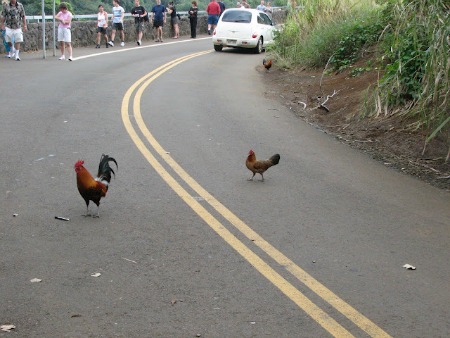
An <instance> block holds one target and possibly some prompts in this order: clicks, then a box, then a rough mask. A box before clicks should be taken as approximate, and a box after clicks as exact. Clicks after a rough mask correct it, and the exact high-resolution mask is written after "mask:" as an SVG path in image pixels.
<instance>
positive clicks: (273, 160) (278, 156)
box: [269, 154, 280, 165]
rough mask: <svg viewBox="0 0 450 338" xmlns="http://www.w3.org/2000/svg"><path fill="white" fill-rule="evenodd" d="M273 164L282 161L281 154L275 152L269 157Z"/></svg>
mask: <svg viewBox="0 0 450 338" xmlns="http://www.w3.org/2000/svg"><path fill="white" fill-rule="evenodd" d="M269 160H270V162H272V165H277V164H278V163H279V162H280V154H275V155H273V156H272V157H271V158H269Z"/></svg>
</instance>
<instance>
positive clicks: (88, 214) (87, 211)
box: [83, 203, 91, 217]
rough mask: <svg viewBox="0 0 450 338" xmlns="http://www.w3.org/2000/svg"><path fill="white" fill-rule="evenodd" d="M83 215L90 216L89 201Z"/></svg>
mask: <svg viewBox="0 0 450 338" xmlns="http://www.w3.org/2000/svg"><path fill="white" fill-rule="evenodd" d="M83 216H84V217H88V216H91V214H90V213H89V203H86V213H85V214H84V215H83Z"/></svg>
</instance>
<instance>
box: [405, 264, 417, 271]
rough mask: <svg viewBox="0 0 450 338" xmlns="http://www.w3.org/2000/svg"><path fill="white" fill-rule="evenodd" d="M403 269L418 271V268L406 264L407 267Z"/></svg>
mask: <svg viewBox="0 0 450 338" xmlns="http://www.w3.org/2000/svg"><path fill="white" fill-rule="evenodd" d="M403 267H404V268H405V269H406V270H416V267H415V266H412V265H410V264H405V265H403Z"/></svg>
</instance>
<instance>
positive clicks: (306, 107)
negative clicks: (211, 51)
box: [258, 65, 450, 191]
mask: <svg viewBox="0 0 450 338" xmlns="http://www.w3.org/2000/svg"><path fill="white" fill-rule="evenodd" d="M258 70H259V71H260V72H261V73H262V75H263V76H264V78H265V81H264V82H265V83H266V84H267V91H266V95H267V96H268V97H270V98H273V99H276V100H279V101H280V102H281V103H283V104H284V105H285V106H287V107H289V108H290V109H291V110H292V111H293V112H294V113H295V114H296V115H297V116H298V117H299V118H302V119H303V120H305V121H307V122H309V123H311V124H313V125H316V126H317V127H319V128H321V129H322V130H324V131H325V132H327V133H329V134H332V135H334V136H335V137H336V138H338V139H339V140H340V141H342V142H345V143H346V144H348V145H350V146H351V147H354V148H358V149H360V150H362V151H364V152H367V153H369V154H370V155H371V156H373V157H374V158H375V159H377V160H379V161H381V162H382V163H383V164H384V165H386V166H388V167H391V168H393V170H398V171H402V172H404V173H406V174H409V175H413V176H416V177H417V178H419V179H421V180H423V181H426V182H428V183H429V184H431V185H433V186H436V187H438V188H441V189H446V190H448V191H450V163H445V157H446V155H447V152H448V147H449V144H448V142H449V140H447V139H444V138H436V139H434V140H433V141H432V142H431V143H430V144H428V145H427V147H426V150H425V152H424V153H423V154H422V152H423V146H424V140H425V137H424V135H422V134H421V133H420V132H411V131H407V130H405V129H404V127H403V125H404V124H403V122H402V121H400V120H398V119H397V118H393V117H384V116H383V117H379V118H365V119H362V118H361V113H362V108H361V107H362V106H361V105H362V104H363V102H364V96H365V93H366V90H367V89H368V88H369V87H370V86H372V85H374V84H375V83H376V81H377V76H378V74H377V72H376V71H369V72H364V73H362V74H360V75H359V76H356V77H352V76H350V73H349V71H344V72H342V73H339V74H330V75H325V76H323V78H322V71H321V70H318V71H313V70H306V69H300V68H298V69H294V70H283V69H279V68H277V67H276V65H275V66H274V67H272V68H271V69H270V70H269V71H267V70H266V69H265V68H263V66H262V65H261V66H260V67H258ZM333 94H334V95H333ZM332 95H333V96H332ZM327 96H332V97H330V98H329V99H328V101H327V102H326V103H325V104H324V106H325V107H322V108H317V107H318V106H319V105H320V103H322V102H324V101H325V100H326V99H327ZM327 110H328V111H327Z"/></svg>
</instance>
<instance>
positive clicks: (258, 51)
mask: <svg viewBox="0 0 450 338" xmlns="http://www.w3.org/2000/svg"><path fill="white" fill-rule="evenodd" d="M262 50H263V40H262V38H259V40H258V44H257V45H256V47H255V49H253V51H254V52H255V53H256V54H261V52H262Z"/></svg>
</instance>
